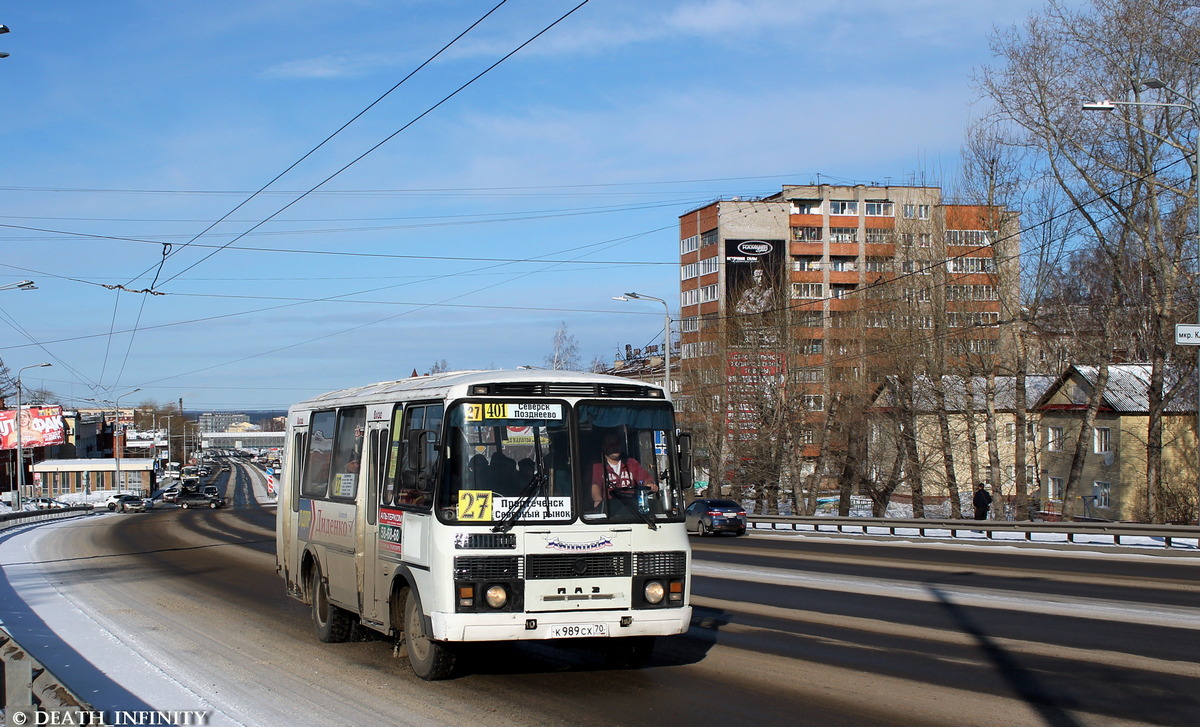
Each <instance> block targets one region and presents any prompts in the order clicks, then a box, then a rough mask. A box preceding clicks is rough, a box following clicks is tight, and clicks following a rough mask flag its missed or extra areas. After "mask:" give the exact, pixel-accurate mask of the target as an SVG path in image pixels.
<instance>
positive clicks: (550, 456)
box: [438, 400, 682, 529]
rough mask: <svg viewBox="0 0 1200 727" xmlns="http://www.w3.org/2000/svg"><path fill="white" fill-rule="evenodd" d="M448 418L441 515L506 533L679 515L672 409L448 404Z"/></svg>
mask: <svg viewBox="0 0 1200 727" xmlns="http://www.w3.org/2000/svg"><path fill="white" fill-rule="evenodd" d="M573 417H574V418H577V419H578V421H577V427H578V432H579V438H578V443H579V444H578V446H579V450H578V451H575V450H574V449H573V445H572V437H571V429H572V426H571V425H572V423H573V422H572V418H573ZM447 423H448V428H447V431H446V436H445V441H446V444H447V448H446V451H447V453H448V455H449V456H448V460H447V461H446V462H445V463H444V464H445V469H444V471H443V474H444V479H443V482H444V487H442V488H441V497H440V498H439V503H438V505H439V510H440V512H441V514H442V517H443V519H444V520H447V521H450V522H459V523H464V524H467V523H474V524H480V525H484V524H487V525H494V526H495V527H497V528H498V529H503V528H505V527H508V526H511V524H512V523H514V522H566V521H570V520H573V519H575V518H577V517H582V519H583V521H584V522H586V523H597V524H601V523H603V524H607V523H637V522H646V523H648V524H655V523H657V522H662V521H667V520H677V519H679V518H681V517H682V504H681V503H682V492H681V491H680V489H679V481H678V478H677V477H676V476H674V474H673V472H672V470H671V467H672V461H673V458H672V456H671V454H670V453H671V452H674V437H673V434H674V424H673V416H672V412H671V408H670V405H667V404H656V405H651V406H633V405H624V404H612V403H580V404H578V405H577V406H576V408H575V409H572V408H571V407H570V406H569V405H568V404H566V403H564V402H553V401H544V400H543V401H530V402H476V401H472V402H462V403H459V404H458V405H456V406H454V407H452V408H451V410H450V412H449V416H448V418H447Z"/></svg>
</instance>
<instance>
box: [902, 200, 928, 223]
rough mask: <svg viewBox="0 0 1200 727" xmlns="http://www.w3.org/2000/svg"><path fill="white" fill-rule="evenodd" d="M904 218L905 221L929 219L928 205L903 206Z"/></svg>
mask: <svg viewBox="0 0 1200 727" xmlns="http://www.w3.org/2000/svg"><path fill="white" fill-rule="evenodd" d="M904 218H905V219H907V220H927V219H929V205H927V204H906V205H904Z"/></svg>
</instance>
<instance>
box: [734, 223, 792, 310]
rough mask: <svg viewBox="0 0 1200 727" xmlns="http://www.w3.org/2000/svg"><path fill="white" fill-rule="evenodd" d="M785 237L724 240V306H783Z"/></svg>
mask: <svg viewBox="0 0 1200 727" xmlns="http://www.w3.org/2000/svg"><path fill="white" fill-rule="evenodd" d="M785 251H786V241H784V240H726V241H725V295H726V296H727V297H726V300H725V309H726V310H732V311H734V312H736V313H763V312H765V311H769V310H772V309H774V308H777V307H780V306H782V305H783V304H784V303H785V301H786V300H787V298H786V297H785V296H784V291H783V285H782V282H783V275H781V273H780V271H781V270H782V269H783V255H784V253H785Z"/></svg>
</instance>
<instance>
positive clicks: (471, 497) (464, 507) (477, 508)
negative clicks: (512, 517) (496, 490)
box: [458, 490, 492, 522]
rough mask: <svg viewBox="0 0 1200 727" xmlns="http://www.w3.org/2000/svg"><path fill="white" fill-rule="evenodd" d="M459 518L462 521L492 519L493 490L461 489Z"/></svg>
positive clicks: (459, 494)
mask: <svg viewBox="0 0 1200 727" xmlns="http://www.w3.org/2000/svg"><path fill="white" fill-rule="evenodd" d="M458 519H459V520H460V521H474V522H479V521H480V520H484V521H490V520H491V519H492V491H491V490H460V491H459V493H458Z"/></svg>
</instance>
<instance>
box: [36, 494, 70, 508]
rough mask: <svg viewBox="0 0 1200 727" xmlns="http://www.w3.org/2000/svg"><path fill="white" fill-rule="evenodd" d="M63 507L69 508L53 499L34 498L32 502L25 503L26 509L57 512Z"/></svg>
mask: <svg viewBox="0 0 1200 727" xmlns="http://www.w3.org/2000/svg"><path fill="white" fill-rule="evenodd" d="M63 507H70V505H68V504H67V503H65V502H62V501H60V500H55V499H54V498H53V497H35V498H34V499H32V500H26V501H25V508H26V509H33V510H58V509H59V508H63Z"/></svg>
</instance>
